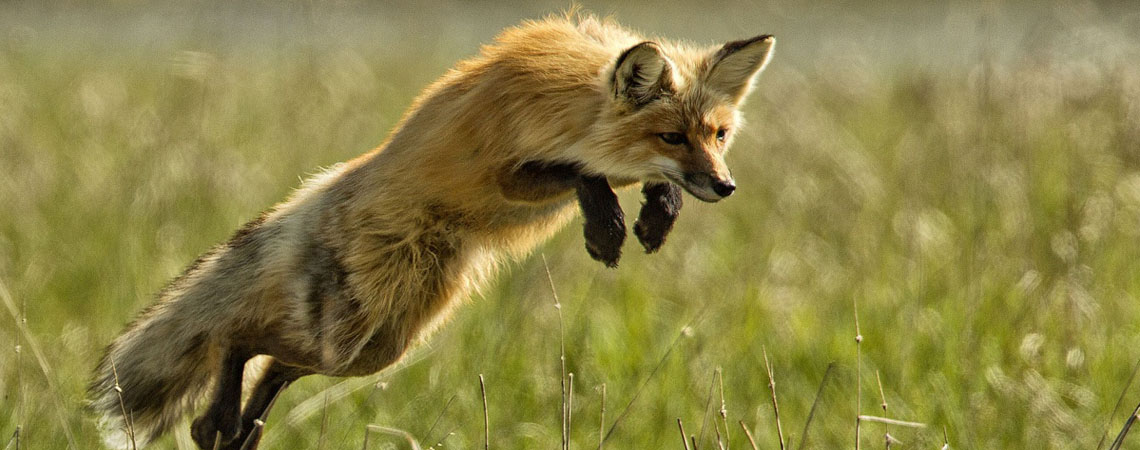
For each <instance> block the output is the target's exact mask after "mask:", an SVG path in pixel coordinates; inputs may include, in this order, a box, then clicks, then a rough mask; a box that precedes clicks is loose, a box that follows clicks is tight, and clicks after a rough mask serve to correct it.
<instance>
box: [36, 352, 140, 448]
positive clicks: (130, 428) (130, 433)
mask: <svg viewBox="0 0 1140 450" xmlns="http://www.w3.org/2000/svg"><path fill="white" fill-rule="evenodd" d="M111 374H113V375H114V376H115V386H114V387H113V388H112V389H114V390H115V395H116V396H118V397H119V409H120V411H122V413H123V424H124V426H125V427H126V428H127V437H128V438H130V439H131V448H132V449H137V448H138V445H137V444H135V427H134V424H132V423H131V422H132V421H131V415H130V414H129V413H127V404H126V403H125V402H123V388H122V387H121V386H119V369H118V367H116V366H115V358H111ZM16 448H19V446H17V447H16Z"/></svg>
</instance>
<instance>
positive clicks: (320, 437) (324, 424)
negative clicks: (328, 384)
mask: <svg viewBox="0 0 1140 450" xmlns="http://www.w3.org/2000/svg"><path fill="white" fill-rule="evenodd" d="M328 424H329V394H328V392H325V406H324V407H323V408H321V430H320V431H319V432H318V433H317V450H323V449H324V448H325V431H326V430H327V429H328Z"/></svg>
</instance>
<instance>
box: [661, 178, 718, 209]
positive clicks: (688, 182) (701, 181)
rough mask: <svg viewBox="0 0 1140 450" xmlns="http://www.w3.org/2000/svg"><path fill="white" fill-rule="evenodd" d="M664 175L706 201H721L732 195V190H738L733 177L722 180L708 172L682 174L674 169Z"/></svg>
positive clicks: (690, 193) (698, 198)
mask: <svg viewBox="0 0 1140 450" xmlns="http://www.w3.org/2000/svg"><path fill="white" fill-rule="evenodd" d="M662 175H664V176H665V178H666V179H668V180H669V181H671V182H673V183H674V184H676V185H678V186H681V188H682V189H684V190H685V192H688V193H689V195H692V196H693V197H696V198H697V200H700V201H702V202H706V203H716V202H719V201H721V199H723V198H725V197H728V196H729V195H732V192H733V191H735V190H736V184H734V183H733V181H732V179H731V178H730V179H728V180H721V179H719V178H716V177H714V176H712V175H709V174H706V173H685V174H680V173H676V172H672V171H667V172H664V173H663V174H662Z"/></svg>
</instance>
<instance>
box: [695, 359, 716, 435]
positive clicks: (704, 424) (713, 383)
mask: <svg viewBox="0 0 1140 450" xmlns="http://www.w3.org/2000/svg"><path fill="white" fill-rule="evenodd" d="M714 389H716V371H715V370H714V371H713V373H712V376H711V377H710V378H709V393H708V395H707V396H705V399H706V400H705V413H704V415H702V416H701V417H703V420H702V421H701V433H700V435H699V436H698V438H697V441H698V442H704V441H705V429H706V428H707V427H708V425H709V411H710V410H712V402H713V390H714ZM716 426H717V425H716V419H713V428H716Z"/></svg>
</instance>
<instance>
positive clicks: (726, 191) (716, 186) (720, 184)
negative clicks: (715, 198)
mask: <svg viewBox="0 0 1140 450" xmlns="http://www.w3.org/2000/svg"><path fill="white" fill-rule="evenodd" d="M712 189H713V192H716V195H719V196H721V197H728V196H730V195H732V191H735V190H736V185H735V184H732V180H723V181H722V180H716V181H713V185H712Z"/></svg>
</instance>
